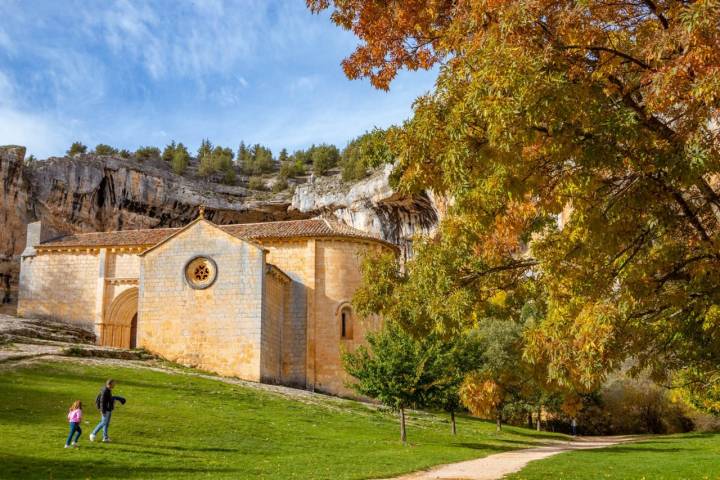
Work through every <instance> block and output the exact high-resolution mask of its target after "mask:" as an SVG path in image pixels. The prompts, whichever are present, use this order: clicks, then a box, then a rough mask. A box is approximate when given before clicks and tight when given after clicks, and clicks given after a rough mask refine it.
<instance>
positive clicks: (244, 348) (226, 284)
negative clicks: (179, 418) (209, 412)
mask: <svg viewBox="0 0 720 480" xmlns="http://www.w3.org/2000/svg"><path fill="white" fill-rule="evenodd" d="M197 255H203V256H207V257H210V258H212V259H213V260H214V261H215V262H216V264H217V279H216V281H215V283H214V284H213V285H212V286H211V287H210V288H207V289H204V290H196V289H193V288H191V287H190V286H189V285H188V283H187V281H186V280H185V275H184V269H185V265H186V264H187V262H188V261H189V260H190V259H192V258H193V257H195V256H197ZM264 275H265V258H264V252H263V251H262V250H261V249H259V248H258V247H256V246H254V245H252V244H250V243H247V242H245V241H242V240H239V239H237V238H235V237H232V236H231V235H228V234H226V233H225V232H223V231H222V230H220V229H218V228H217V227H215V226H213V225H211V224H209V223H207V222H205V221H200V222H197V223H194V224H191V225H190V226H188V228H187V229H186V230H183V231H182V232H180V233H179V234H177V235H176V236H175V237H173V238H171V239H170V240H168V241H166V242H165V243H163V244H161V245H159V246H157V247H156V248H155V249H153V250H151V251H149V252H148V253H146V254H145V255H144V256H143V257H142V264H141V272H140V299H139V315H138V344H139V345H140V346H141V347H145V348H147V349H148V350H150V351H152V352H155V353H158V354H159V355H162V356H163V357H165V358H168V359H169V360H172V361H177V362H179V363H182V364H186V365H191V366H195V367H198V368H201V369H206V370H211V371H214V372H217V373H219V374H221V375H230V376H238V377H240V378H244V379H247V380H252V381H260V373H261V371H260V346H261V322H262V295H263V283H264V282H263V278H264Z"/></svg>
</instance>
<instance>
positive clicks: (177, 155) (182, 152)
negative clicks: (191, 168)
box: [163, 143, 190, 175]
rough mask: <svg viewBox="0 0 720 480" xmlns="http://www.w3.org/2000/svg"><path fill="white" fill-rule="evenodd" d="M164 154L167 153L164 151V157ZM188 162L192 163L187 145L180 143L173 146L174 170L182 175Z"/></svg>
mask: <svg viewBox="0 0 720 480" xmlns="http://www.w3.org/2000/svg"><path fill="white" fill-rule="evenodd" d="M166 150H167V149H166ZM164 156H165V154H164V153H163V157H164ZM188 163H190V154H189V153H188V150H187V148H185V145H183V144H182V143H178V144H177V146H175V147H174V148H173V154H172V159H171V160H170V164H171V166H172V169H173V172H175V173H176V174H178V175H182V174H183V173H185V170H186V169H187V166H188Z"/></svg>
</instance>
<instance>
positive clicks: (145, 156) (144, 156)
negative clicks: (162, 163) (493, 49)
mask: <svg viewBox="0 0 720 480" xmlns="http://www.w3.org/2000/svg"><path fill="white" fill-rule="evenodd" d="M135 158H136V159H137V160H140V161H144V160H152V159H159V158H160V149H159V148H157V147H140V148H138V149H137V150H135Z"/></svg>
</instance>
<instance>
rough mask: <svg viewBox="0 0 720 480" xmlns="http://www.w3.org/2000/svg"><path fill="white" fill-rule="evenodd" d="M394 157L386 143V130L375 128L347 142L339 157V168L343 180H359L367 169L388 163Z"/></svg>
mask: <svg viewBox="0 0 720 480" xmlns="http://www.w3.org/2000/svg"><path fill="white" fill-rule="evenodd" d="M393 159H394V156H393V154H392V152H391V151H390V148H389V147H388V144H387V131H386V130H382V129H379V128H375V129H373V130H372V131H370V132H366V133H365V134H363V135H361V136H359V137H358V138H356V139H355V140H353V141H351V142H350V143H348V145H347V147H345V149H343V152H342V156H341V158H340V169H341V171H342V178H343V180H345V181H351V180H360V179H361V178H365V177H366V176H367V174H368V169H371V168H376V167H378V166H380V165H382V164H385V163H390V162H392V161H393Z"/></svg>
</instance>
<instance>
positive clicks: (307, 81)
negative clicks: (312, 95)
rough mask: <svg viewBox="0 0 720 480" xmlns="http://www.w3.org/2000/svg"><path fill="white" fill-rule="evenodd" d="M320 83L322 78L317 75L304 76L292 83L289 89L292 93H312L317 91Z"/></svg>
mask: <svg viewBox="0 0 720 480" xmlns="http://www.w3.org/2000/svg"><path fill="white" fill-rule="evenodd" d="M319 82H320V77H319V76H317V75H303V76H300V77H297V78H296V79H294V80H293V81H292V82H290V85H289V88H290V91H291V92H296V91H298V90H306V91H312V90H315V87H316V86H317V84H318V83H319Z"/></svg>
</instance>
